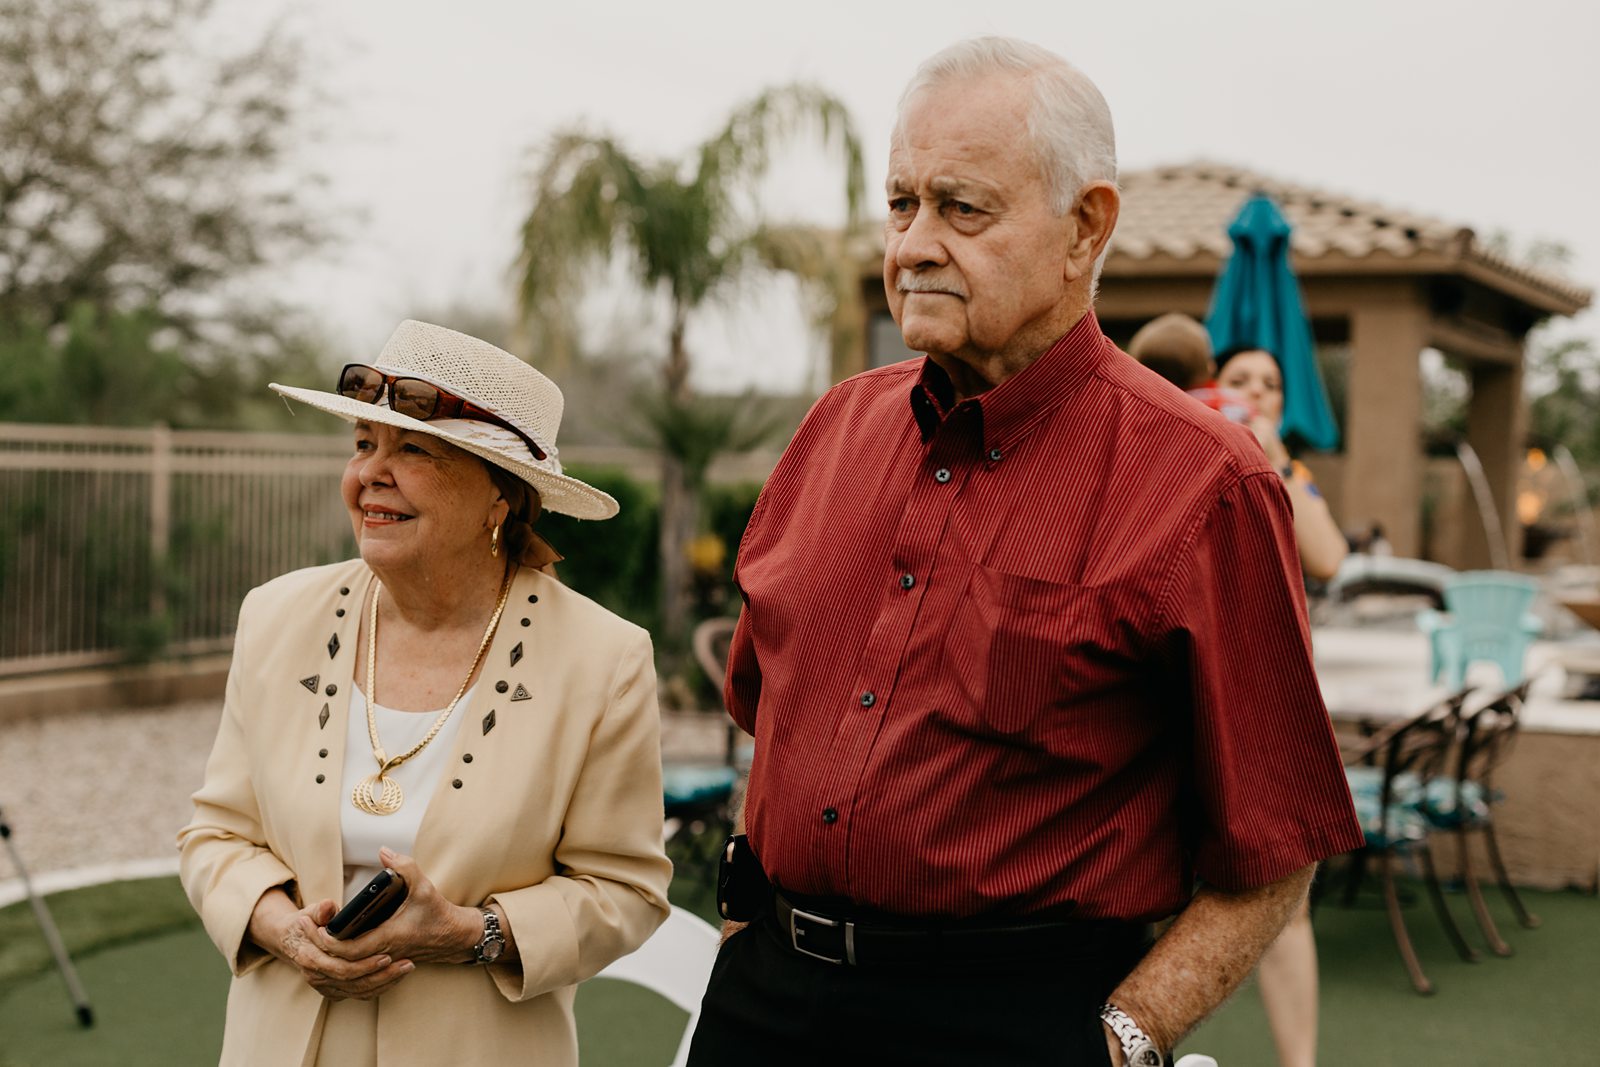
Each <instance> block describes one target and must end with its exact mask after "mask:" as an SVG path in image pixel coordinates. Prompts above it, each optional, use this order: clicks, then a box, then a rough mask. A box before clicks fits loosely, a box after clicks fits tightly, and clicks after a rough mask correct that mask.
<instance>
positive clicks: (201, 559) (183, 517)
mask: <svg viewBox="0 0 1600 1067" xmlns="http://www.w3.org/2000/svg"><path fill="white" fill-rule="evenodd" d="M349 455H350V437H349V435H348V433H336V434H333V435H330V436H315V437H312V436H302V435H298V434H252V433H213V432H196V431H185V430H168V429H165V428H162V427H154V428H150V429H131V430H121V429H107V428H102V427H95V426H41V425H32V424H18V423H0V678H5V677H9V676H16V675H22V674H33V673H38V672H43V671H52V670H68V669H73V668H79V667H94V666H100V665H104V664H110V663H118V662H123V661H127V660H135V661H137V660H141V659H146V658H150V657H152V656H155V655H162V656H185V655H198V654H203V653H208V652H219V651H226V650H227V649H228V648H229V647H230V646H231V645H232V641H233V630H234V624H235V622H236V619H237V616H238V611H239V601H240V600H241V599H242V598H243V597H244V594H245V593H247V592H249V590H250V589H251V588H253V587H254V586H257V585H259V584H261V583H262V582H264V581H266V580H268V579H269V578H272V577H275V576H276V575H279V574H283V573H285V572H286V571H291V570H294V569H295V568H297V567H309V566H313V565H315V564H318V563H331V562H333V561H335V560H341V559H348V558H350V557H351V556H353V555H354V554H355V542H354V538H353V537H352V534H351V530H350V519H349V516H348V514H347V512H346V511H345V508H344V505H343V503H342V502H341V501H340V497H339V476H340V474H341V473H342V472H343V470H344V466H345V462H346V460H347V459H348V458H349ZM777 455H778V454H777V453H776V452H775V451H758V452H750V453H744V454H740V455H725V456H721V457H718V459H717V461H716V462H715V463H713V464H712V466H711V470H710V477H711V480H712V481H714V482H761V481H763V480H765V478H766V476H767V475H768V474H769V473H770V472H771V470H772V467H773V464H774V463H775V462H776V461H777ZM563 458H565V459H566V460H568V461H570V465H571V466H574V467H581V468H583V469H585V470H590V471H600V470H609V471H612V472H615V473H618V474H623V475H626V476H627V477H629V478H632V479H634V480H636V481H639V482H642V483H644V484H646V485H651V484H653V483H654V482H655V481H656V480H657V478H658V476H659V462H660V460H659V457H658V456H657V455H655V454H654V453H652V452H649V451H647V450H643V449H637V448H619V447H606V446H595V445H590V446H587V447H585V446H581V445H580V446H576V447H572V448H568V449H565V450H564V457H563Z"/></svg>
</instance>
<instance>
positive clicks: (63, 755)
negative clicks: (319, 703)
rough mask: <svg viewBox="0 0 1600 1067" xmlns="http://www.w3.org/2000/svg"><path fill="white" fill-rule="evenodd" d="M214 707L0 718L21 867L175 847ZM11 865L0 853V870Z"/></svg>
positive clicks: (2, 773)
mask: <svg viewBox="0 0 1600 1067" xmlns="http://www.w3.org/2000/svg"><path fill="white" fill-rule="evenodd" d="M221 711H222V705H221V703H220V702H214V701H202V702H198V703H190V704H178V705H174V706H172V707H164V708H119V709H116V710H110V711H82V712H74V713H71V714H68V715H51V716H46V717H40V718H29V719H20V720H10V721H7V722H3V723H0V805H4V806H5V812H6V818H7V821H8V822H9V823H10V824H11V828H12V831H13V837H12V840H13V842H14V843H15V844H16V847H17V851H18V852H19V853H21V855H22V861H23V863H25V864H27V867H28V872H29V873H30V874H32V875H35V876H37V875H40V874H43V873H45V872H47V871H55V870H62V869H65V868H71V867H88V866H93V865H97V864H102V863H114V862H119V861H124V860H144V859H154V858H157V857H167V856H172V855H175V854H176V846H175V844H174V837H175V835H176V834H177V832H178V829H179V827H181V826H183V824H184V823H186V822H188V820H189V795H190V794H191V793H193V792H194V791H195V790H196V789H197V788H199V786H200V780H201V778H202V777H203V776H204V774H205V765H206V756H207V754H209V753H210V751H211V740H212V738H213V737H214V736H215V735H216V732H217V719H218V716H219V715H220V714H221ZM14 874H16V870H15V868H14V867H13V865H12V863H11V858H10V856H9V855H8V854H6V853H0V878H7V877H11V876H12V875H14Z"/></svg>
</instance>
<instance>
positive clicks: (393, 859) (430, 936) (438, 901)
mask: <svg viewBox="0 0 1600 1067" xmlns="http://www.w3.org/2000/svg"><path fill="white" fill-rule="evenodd" d="M378 860H379V862H381V863H382V864H383V865H384V866H385V867H390V868H393V869H394V870H395V871H396V872H398V873H399V875H400V877H402V878H404V879H405V880H406V899H405V903H404V904H402V905H400V910H399V911H397V912H395V913H394V915H392V916H390V917H389V918H388V919H386V920H384V922H383V924H382V925H380V926H378V927H377V928H375V929H373V930H369V931H367V932H366V933H364V934H362V935H361V936H360V937H353V938H351V939H350V940H349V941H335V940H334V939H333V938H331V937H329V936H328V935H327V933H326V932H324V931H318V933H319V934H320V935H321V938H322V939H323V941H322V945H321V947H322V948H323V949H324V950H325V951H326V952H328V953H329V954H330V955H333V956H338V957H340V958H341V959H345V960H350V961H355V960H362V959H370V958H372V957H374V956H390V957H393V958H394V959H403V960H409V961H412V962H415V963H471V962H472V961H473V958H474V957H473V952H472V947H473V946H474V945H476V944H477V943H478V942H479V941H480V940H482V938H483V913H482V912H481V911H479V910H478V909H477V908H468V907H463V906H462V905H459V904H452V903H451V902H450V901H448V900H446V899H445V898H444V896H443V895H442V894H440V892H439V890H438V889H436V888H434V885H433V883H432V882H430V881H429V880H428V878H427V876H426V875H424V874H423V873H422V868H420V867H418V866H417V861H416V860H414V859H412V858H411V857H410V856H402V855H400V854H399V853H398V852H394V851H392V850H390V849H387V848H385V849H381V850H379V852H378ZM503 926H504V921H503V920H502V927H503ZM509 937H510V935H509V933H507V938H508V940H509ZM509 948H510V946H509V944H508V945H507V949H508V950H509ZM502 958H505V957H504V956H503V957H502Z"/></svg>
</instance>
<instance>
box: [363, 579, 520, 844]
mask: <svg viewBox="0 0 1600 1067" xmlns="http://www.w3.org/2000/svg"><path fill="white" fill-rule="evenodd" d="M511 574H512V572H511V571H510V570H507V571H506V578H505V582H504V583H502V584H501V586H500V602H499V603H498V604H496V605H495V608H494V615H492V616H491V617H490V618H489V625H488V627H487V628H486V629H485V630H484V631H483V640H482V641H480V642H478V651H477V654H476V655H474V656H473V657H472V666H471V667H469V668H468V669H467V676H466V677H465V678H463V679H462V680H461V688H460V689H457V690H456V695H455V697H454V698H452V699H451V701H450V706H449V707H447V708H445V709H444V710H443V711H441V712H440V713H439V717H438V718H437V719H435V720H433V725H432V726H431V727H429V728H428V734H427V736H426V737H424V738H423V739H422V740H421V741H418V742H417V743H416V744H415V745H413V746H412V747H411V749H410V750H409V751H407V752H402V753H401V754H400V755H398V756H391V755H389V754H388V753H386V752H385V751H384V750H383V744H382V743H381V742H380V741H379V740H378V715H377V712H376V711H375V710H374V709H375V708H377V706H378V691H377V688H376V686H377V681H376V679H377V663H378V596H379V594H381V593H382V592H383V583H382V582H375V583H374V585H373V587H372V615H371V618H369V619H368V620H367V736H368V737H369V738H371V740H372V755H373V757H374V758H376V759H377V761H378V770H377V773H375V774H369V775H367V776H366V777H365V778H363V779H361V781H359V782H357V783H356V787H355V789H354V790H352V791H351V793H350V802H351V803H352V804H354V805H355V806H356V807H358V808H360V809H361V810H362V811H364V812H366V813H367V814H368V815H393V814H394V813H395V812H397V811H399V810H400V805H402V804H404V803H405V801H406V795H405V791H404V790H402V789H401V788H400V783H399V782H397V781H395V780H394V779H393V778H390V777H389V772H390V771H392V770H394V769H395V768H396V767H398V766H400V764H402V763H404V762H405V761H406V760H408V759H410V758H411V757H412V756H415V755H416V754H417V753H418V752H421V751H422V750H423V749H425V748H427V747H428V742H430V741H432V740H433V739H434V738H435V737H437V736H439V731H440V730H442V729H444V724H445V723H446V722H447V721H449V719H450V713H451V712H453V711H455V710H456V704H458V703H459V702H460V700H461V697H462V695H463V694H465V693H466V691H467V685H468V683H470V682H471V681H472V676H473V675H474V674H476V673H478V664H480V663H482V662H483V654H484V652H486V651H487V650H488V648H489V641H490V640H491V639H492V638H493V637H494V631H495V627H496V626H499V625H500V613H501V612H503V611H505V610H506V598H507V597H508V596H510V594H511Z"/></svg>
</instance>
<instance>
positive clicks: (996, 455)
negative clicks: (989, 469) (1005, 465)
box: [989, 448, 1000, 463]
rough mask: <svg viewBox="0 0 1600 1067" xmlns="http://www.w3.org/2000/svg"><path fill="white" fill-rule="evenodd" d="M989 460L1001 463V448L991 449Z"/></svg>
mask: <svg viewBox="0 0 1600 1067" xmlns="http://www.w3.org/2000/svg"><path fill="white" fill-rule="evenodd" d="M989 462H990V463H999V462H1000V450H999V449H998V448H991V449H989Z"/></svg>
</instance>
